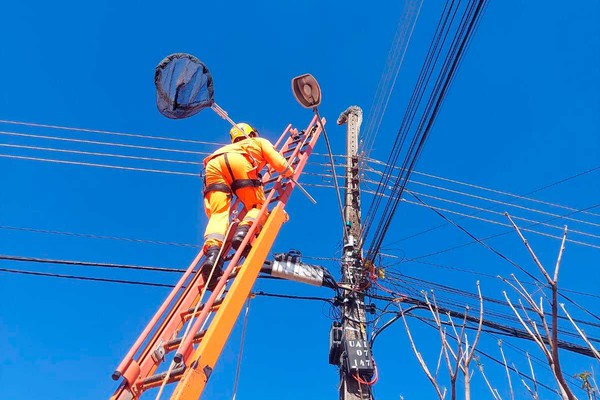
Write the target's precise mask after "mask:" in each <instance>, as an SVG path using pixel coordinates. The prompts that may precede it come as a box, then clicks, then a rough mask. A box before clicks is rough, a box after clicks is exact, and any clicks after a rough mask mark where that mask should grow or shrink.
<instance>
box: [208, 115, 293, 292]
mask: <svg viewBox="0 0 600 400" xmlns="http://www.w3.org/2000/svg"><path fill="white" fill-rule="evenodd" d="M229 135H230V136H231V144H228V145H226V146H223V147H221V148H220V149H218V150H217V151H215V152H214V153H212V154H211V155H210V156H208V157H206V158H205V159H204V171H205V175H204V210H205V212H206V215H207V217H208V218H209V221H208V225H207V226H206V231H205V232H204V247H203V249H204V254H205V255H206V258H205V261H204V263H203V264H202V275H203V276H204V278H205V281H206V280H207V279H208V277H209V274H210V271H211V270H212V269H213V266H214V265H215V262H216V261H217V257H218V255H219V251H220V249H221V246H222V245H223V241H224V240H225V234H226V233H227V228H228V225H229V208H230V205H231V199H232V197H233V195H236V196H237V197H238V199H239V200H240V201H241V202H242V204H243V205H244V209H245V210H246V215H245V217H244V219H243V220H242V221H241V222H240V223H239V224H238V227H237V229H236V231H235V233H234V235H233V238H232V240H231V245H232V247H233V248H234V249H236V250H237V249H238V248H239V246H240V244H241V243H242V241H243V240H244V238H245V237H246V234H247V233H248V230H249V229H250V226H251V225H252V223H253V222H254V221H255V220H256V218H257V216H258V214H259V212H260V209H261V207H262V206H263V204H264V202H265V193H264V190H263V187H262V181H261V175H260V171H261V170H262V169H263V167H265V165H267V164H268V165H269V166H270V167H271V168H272V169H274V170H275V171H277V172H279V173H280V174H281V175H283V176H284V177H286V178H287V177H291V176H292V175H293V174H294V169H293V168H292V167H291V166H290V165H289V164H288V163H287V160H286V159H285V158H284V157H283V156H282V155H281V154H279V153H278V152H277V150H275V148H274V147H273V145H272V144H271V142H269V141H268V140H267V139H264V138H261V137H259V136H258V132H257V131H256V129H254V128H253V127H252V126H250V125H249V124H247V123H239V124H237V126H235V127H232V128H231V130H230V131H229ZM265 218H266V216H265ZM260 222H261V223H264V221H260ZM223 257H224V255H222V256H221V260H220V261H219V263H218V264H217V266H216V267H215V270H214V272H213V277H212V279H211V281H210V282H209V284H208V288H209V289H210V290H212V289H214V286H215V285H216V283H217V282H218V278H219V277H220V276H221V275H222V273H223V272H222V270H221V266H222V258H223Z"/></svg>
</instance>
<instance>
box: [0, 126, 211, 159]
mask: <svg viewBox="0 0 600 400" xmlns="http://www.w3.org/2000/svg"><path fill="white" fill-rule="evenodd" d="M0 135H8V136H20V137H28V138H35V139H47V140H58V141H62V142H72V143H85V144H95V145H101V146H112V147H125V148H128V149H139V150H153V151H165V152H171V153H183V154H194V155H206V154H210V153H206V152H202V151H192V150H182V149H173V148H165V147H154V146H140V145H134V144H125V143H116V142H103V141H98V140H85V139H72V138H64V137H60V136H47V135H34V134H31V133H19V132H9V131H0Z"/></svg>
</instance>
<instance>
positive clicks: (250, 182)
mask: <svg viewBox="0 0 600 400" xmlns="http://www.w3.org/2000/svg"><path fill="white" fill-rule="evenodd" d="M245 155H247V156H249V157H250V158H252V161H254V162H253V164H255V165H256V164H258V163H257V162H256V160H255V159H254V157H252V155H250V154H249V153H247V154H245ZM219 156H223V157H225V165H226V166H227V170H228V171H229V176H231V187H230V186H229V185H227V184H226V183H211V184H210V185H206V176H205V177H204V196H206V195H207V194H208V193H209V192H225V193H227V194H228V195H230V196H231V195H232V193H236V192H237V191H238V189H242V188H245V187H261V186H262V175H261V174H258V179H235V176H234V175H233V170H232V169H231V165H230V164H229V159H228V158H227V153H223V154H220V155H219Z"/></svg>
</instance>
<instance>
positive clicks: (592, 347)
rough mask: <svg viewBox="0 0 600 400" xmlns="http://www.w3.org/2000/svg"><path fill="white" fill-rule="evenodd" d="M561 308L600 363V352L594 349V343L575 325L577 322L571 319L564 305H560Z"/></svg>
mask: <svg viewBox="0 0 600 400" xmlns="http://www.w3.org/2000/svg"><path fill="white" fill-rule="evenodd" d="M560 308H562V310H563V312H564V313H565V315H566V316H567V318H568V319H569V321H571V324H573V327H574V328H575V330H576V331H577V333H579V335H580V336H581V337H582V338H583V341H584V342H585V344H587V345H588V347H589V348H590V350H592V353H594V357H596V358H597V359H598V361H600V353H598V350H596V348H595V347H594V345H593V344H592V342H590V340H589V339H588V337H587V336H586V334H585V332H584V331H583V330H581V329H580V328H579V326H578V325H577V324H576V323H575V321H573V318H571V315H570V314H569V313H568V312H567V310H566V308H565V305H564V303H560Z"/></svg>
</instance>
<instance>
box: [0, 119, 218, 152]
mask: <svg viewBox="0 0 600 400" xmlns="http://www.w3.org/2000/svg"><path fill="white" fill-rule="evenodd" d="M0 123H3V124H10V125H21V126H28V127H37V128H48V129H55V130H63V131H75V132H86V133H101V134H106V135H113V136H125V137H134V138H141V139H151V140H164V141H169V142H181V143H194V144H203V145H210V146H222V145H224V144H225V143H215V142H207V141H202V140H192V139H179V138H174V137H165V136H152V135H142V134H135V133H124V132H114V131H106V130H100V129H89V128H77V127H71V126H61V125H50V124H40V123H34V122H25V121H12V120H4V119H0Z"/></svg>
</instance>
